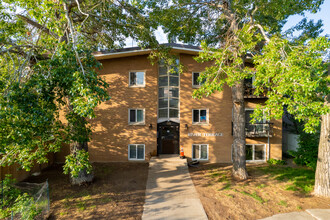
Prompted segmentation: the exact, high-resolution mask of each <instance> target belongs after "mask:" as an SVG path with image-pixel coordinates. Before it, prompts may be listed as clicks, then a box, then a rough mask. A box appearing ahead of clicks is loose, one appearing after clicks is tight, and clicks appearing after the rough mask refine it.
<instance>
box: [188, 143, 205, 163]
mask: <svg viewBox="0 0 330 220" xmlns="http://www.w3.org/2000/svg"><path fill="white" fill-rule="evenodd" d="M194 145H198V146H199V147H200V146H201V145H206V149H207V158H206V159H198V158H193V155H194V154H193V152H194ZM201 152H202V151H201V150H200V151H199V156H198V157H199V158H200V157H201ZM191 159H193V160H198V161H208V160H209V145H208V144H192V145H191Z"/></svg>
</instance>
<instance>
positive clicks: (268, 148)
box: [267, 125, 270, 160]
mask: <svg viewBox="0 0 330 220" xmlns="http://www.w3.org/2000/svg"><path fill="white" fill-rule="evenodd" d="M269 126H270V125H269ZM269 129H270V127H268V135H267V136H268V140H267V142H268V145H267V153H268V155H267V160H269V159H270V152H269V150H270V147H269Z"/></svg>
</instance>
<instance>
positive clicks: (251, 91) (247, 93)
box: [244, 82, 267, 99]
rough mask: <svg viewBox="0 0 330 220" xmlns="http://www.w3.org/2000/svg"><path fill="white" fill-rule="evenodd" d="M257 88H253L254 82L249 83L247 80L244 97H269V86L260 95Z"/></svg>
mask: <svg viewBox="0 0 330 220" xmlns="http://www.w3.org/2000/svg"><path fill="white" fill-rule="evenodd" d="M255 90H256V89H255V88H253V86H252V83H248V82H246V83H245V84H244V98H246V99H264V98H267V96H266V92H267V88H265V89H264V93H263V94H260V95H255V94H254V92H255Z"/></svg>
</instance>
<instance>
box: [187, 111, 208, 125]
mask: <svg viewBox="0 0 330 220" xmlns="http://www.w3.org/2000/svg"><path fill="white" fill-rule="evenodd" d="M194 110H199V117H200V111H201V110H206V122H194ZM191 123H192V125H209V109H208V108H200V109H196V108H195V109H192V110H191Z"/></svg>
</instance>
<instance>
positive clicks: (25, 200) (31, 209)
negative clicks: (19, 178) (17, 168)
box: [0, 175, 40, 220]
mask: <svg viewBox="0 0 330 220" xmlns="http://www.w3.org/2000/svg"><path fill="white" fill-rule="evenodd" d="M15 182H16V180H15V179H12V178H11V175H6V177H5V179H4V180H3V181H2V187H3V193H2V192H1V196H2V198H0V199H1V200H3V203H1V205H0V207H1V209H0V219H5V218H7V217H9V216H10V215H11V212H13V213H14V214H20V216H21V219H31V220H32V219H34V218H35V217H36V216H37V215H38V214H39V213H40V210H39V209H37V207H36V205H35V203H34V199H33V197H32V196H30V195H28V194H27V193H22V192H21V191H20V190H19V189H17V188H16V187H15V185H14V183H15ZM1 190H2V189H1Z"/></svg>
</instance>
